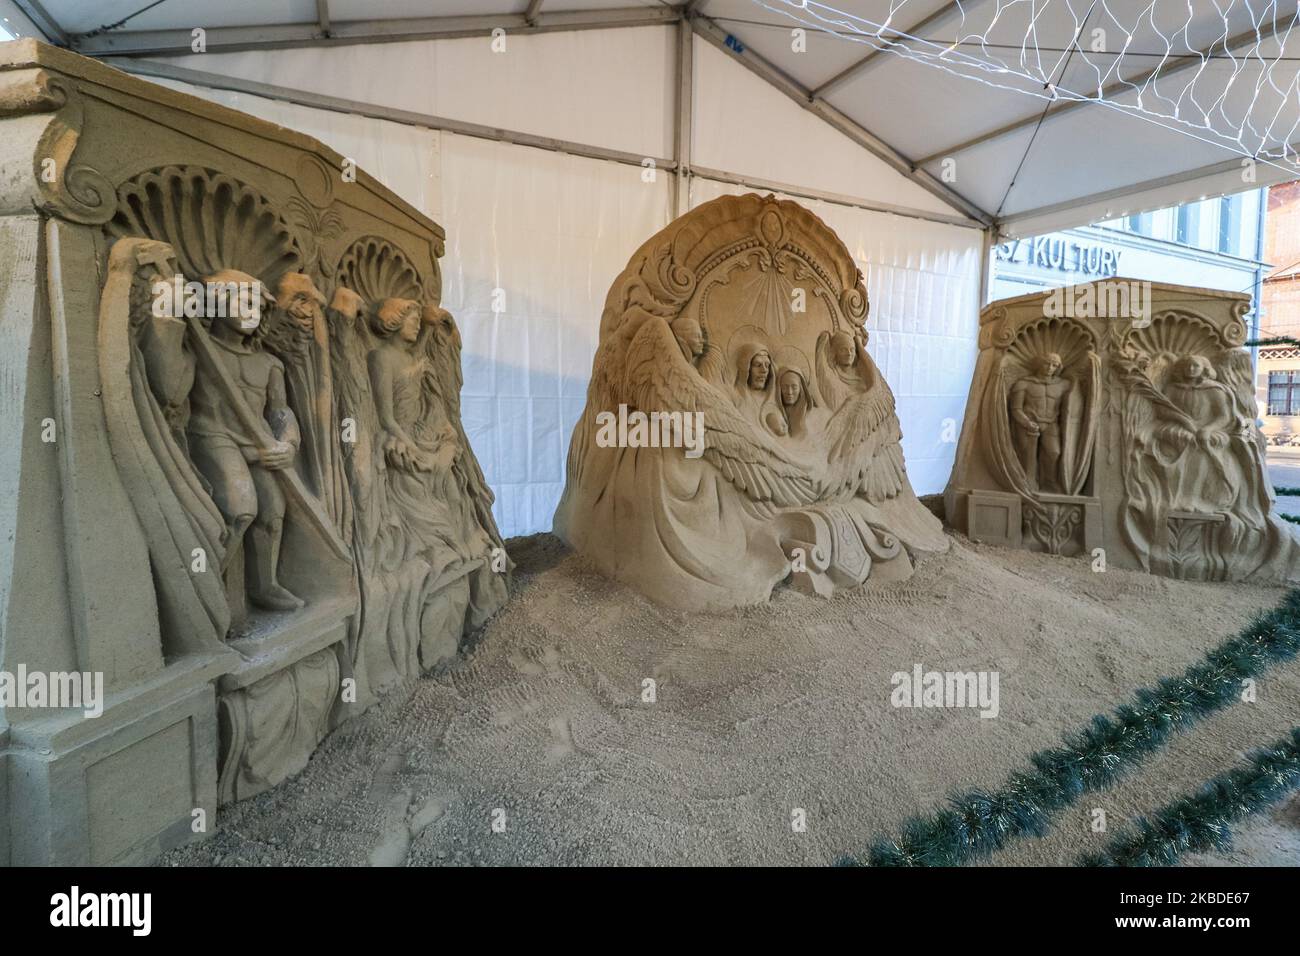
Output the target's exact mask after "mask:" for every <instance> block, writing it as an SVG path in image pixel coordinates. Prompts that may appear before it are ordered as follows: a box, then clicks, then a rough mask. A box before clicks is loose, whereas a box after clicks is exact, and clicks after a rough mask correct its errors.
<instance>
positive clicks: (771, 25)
mask: <svg viewBox="0 0 1300 956" xmlns="http://www.w3.org/2000/svg"><path fill="white" fill-rule="evenodd" d="M2 4H3V5H7V6H9V7H11V8H15V13H14V18H15V20H17V19H18V18H19V17H20V16H21V14H20V13H18V12H17V11H22V12H23V13H25V14H26V15H27V17H28V26H29V29H30V28H34V29H37V30H40V31H41V32H43V33H44V34H46V35H47V36H48V37H49V38H50V39H52V40H54V41H56V42H62V43H67V44H70V45H72V46H73V47H74V48H75V49H78V50H80V51H81V52H84V53H87V54H90V55H94V56H121V55H131V56H133V57H147V58H149V59H151V60H158V59H159V58H161V57H164V56H168V55H172V54H178V53H188V52H190V50H191V44H192V42H193V35H192V31H193V30H194V29H195V28H196V27H202V28H203V29H204V30H205V32H206V36H205V41H206V48H207V50H208V51H209V52H231V51H246V50H258V49H281V48H286V47H303V46H308V47H322V46H332V45H346V44H355V43H378V42H392V41H398V40H412V39H435V38H454V37H476V36H477V37H482V36H485V35H487V34H490V33H491V31H492V30H493V29H496V28H500V29H502V30H505V31H506V32H507V34H510V35H513V34H525V33H532V32H551V31H569V30H585V29H613V28H632V27H637V26H646V25H668V24H673V23H679V22H683V21H686V22H688V23H689V25H690V27H691V29H692V30H693V31H694V33H695V34H696V35H697V36H699V37H701V38H703V39H705V40H707V41H709V42H711V43H713V44H715V45H717V46H718V47H719V48H721V49H724V50H726V51H727V52H728V53H729V55H731V56H733V57H735V58H736V59H738V60H739V61H740V62H742V63H744V64H745V65H746V66H748V67H749V68H750V69H752V70H754V71H755V72H756V73H758V74H759V75H761V76H763V77H764V78H765V79H766V80H768V81H769V82H771V83H772V84H773V85H774V86H776V87H777V88H779V89H780V90H781V91H782V92H783V93H785V94H787V95H788V96H790V97H791V98H792V99H793V100H795V101H796V102H797V103H799V105H800V106H802V107H804V108H806V109H807V110H809V111H810V112H811V113H813V114H814V115H816V116H817V117H818V118H819V119H821V120H822V121H823V122H825V123H827V124H829V125H831V126H833V127H834V128H836V129H837V130H838V131H840V132H841V133H842V134H844V135H846V136H848V137H849V138H850V139H852V140H854V141H855V142H857V143H858V144H859V145H860V146H862V147H864V148H866V149H868V150H869V151H871V152H872V153H874V154H875V155H876V156H878V157H880V158H883V159H884V160H885V161H886V162H887V163H888V164H889V165H891V166H893V167H895V168H896V169H899V170H900V171H902V173H903V175H905V176H907V177H908V178H910V179H912V180H913V181H914V182H916V183H918V184H920V185H921V186H922V187H923V188H924V189H926V190H927V191H929V192H931V193H932V194H934V195H937V196H939V197H941V198H942V199H943V202H944V207H943V208H944V210H945V211H947V212H949V213H952V214H954V215H957V216H961V217H965V218H968V219H972V220H975V221H978V222H979V223H980V224H987V223H991V222H996V223H997V224H998V225H999V227H1001V229H1002V231H1003V232H1004V233H1006V234H1008V235H1027V234H1031V233H1041V232H1044V231H1048V230H1051V229H1057V228H1064V227H1068V226H1073V225H1080V224H1083V223H1085V222H1089V221H1096V220H1098V219H1104V218H1109V217H1111V216H1116V215H1120V214H1123V213H1125V212H1130V211H1138V210H1140V209H1147V208H1153V207H1156V206H1165V205H1171V204H1175V203H1178V202H1182V201H1186V200H1192V199H1198V198H1201V197H1203V196H1206V195H1211V194H1220V193H1228V192H1234V191H1238V190H1241V189H1245V188H1250V187H1253V186H1257V185H1260V184H1267V183H1269V182H1274V181H1283V180H1286V179H1290V178H1294V175H1295V171H1294V170H1290V171H1289V170H1288V168H1287V166H1288V164H1287V163H1278V164H1276V165H1274V164H1270V163H1269V162H1263V163H1261V164H1260V165H1259V166H1258V167H1257V168H1256V169H1255V170H1254V171H1253V173H1254V178H1250V177H1243V170H1242V163H1241V160H1242V159H1243V158H1248V157H1251V156H1258V155H1261V154H1266V153H1269V152H1270V151H1272V152H1274V153H1276V152H1277V151H1280V150H1285V149H1287V148H1288V147H1291V145H1292V144H1291V143H1289V142H1288V141H1287V139H1286V137H1287V136H1289V135H1290V134H1291V131H1292V130H1293V128H1294V127H1295V126H1296V124H1297V120H1300V101H1298V98H1297V96H1296V93H1295V85H1294V84H1295V74H1296V70H1297V69H1300V56H1298V57H1297V60H1296V61H1295V63H1294V64H1293V63H1292V61H1289V60H1286V59H1285V57H1286V54H1287V52H1288V51H1287V49H1286V47H1287V43H1288V41H1291V42H1292V44H1293V50H1294V49H1296V47H1295V41H1292V40H1291V34H1292V32H1293V31H1292V27H1293V26H1294V24H1295V14H1296V4H1295V3H1294V2H1291V0H1238V2H1228V3H1217V2H1213V3H1212V2H1209V0H1199V2H1194V3H1188V2H1187V0H1107V2H1102V0H964V2H962V0H905V2H900V0H839V3H838V6H833V5H831V4H825V5H823V4H818V3H808V2H806V0H757V2H756V0H693V2H688V3H678V4H669V3H667V2H664V0H383V2H375V0H243V2H227V3H222V4H212V3H208V2H206V0H165V2H162V3H159V4H157V5H155V6H152V7H150V8H149V9H146V10H144V11H143V12H140V13H138V14H137V15H135V16H133V17H131V18H130V19H129V20H127V21H126V22H125V23H124V24H121V25H120V26H118V27H115V28H113V29H108V30H104V27H106V26H112V25H114V24H115V23H117V21H118V20H120V19H122V18H124V17H127V16H128V15H130V14H133V13H135V12H136V11H138V10H139V9H140V8H141V7H143V6H145V3H144V2H143V0H114V2H103V0H100V2H95V3H87V2H85V0H2ZM836 10H838V11H840V12H841V13H842V15H839V14H833V13H832V11H836ZM792 17H795V18H797V19H794V18H792ZM801 22H802V23H805V24H811V25H812V26H813V28H811V29H808V31H807V38H806V42H807V49H806V51H804V52H795V51H793V50H792V49H791V46H792V44H791V36H790V30H791V29H792V28H793V27H798V26H800V23H801ZM872 24H874V25H876V26H877V27H879V26H882V25H884V24H888V25H889V28H890V29H889V30H886V31H884V32H881V31H879V30H877V31H876V33H877V36H878V37H881V38H883V40H882V39H879V38H875V39H873V38H872V37H870V36H868V35H867V32H869V31H867V32H864V29H865V28H866V27H868V26H869V25H872ZM818 25H821V26H822V31H821V32H819V31H818V30H817V29H816V26H818ZM1081 28H1082V29H1081ZM1098 29H1101V30H1103V31H1106V32H1105V33H1104V34H1103V36H1105V37H1106V40H1105V41H1104V46H1103V47H1100V48H1098V47H1097V44H1096V39H1095V36H1094V31H1096V30H1098ZM1026 37H1031V38H1032V41H1033V43H1032V44H1031V45H1026V43H1025V41H1026ZM957 38H965V39H966V40H967V43H966V44H964V45H963V46H962V47H960V48H958V49H959V51H970V50H972V49H973V48H974V47H975V46H976V45H978V46H979V49H980V53H981V56H982V58H983V59H985V60H988V59H989V58H990V56H989V55H988V54H989V51H990V50H993V51H1000V52H999V53H998V56H999V57H1000V59H1001V60H1002V61H1003V62H1011V61H1013V60H1016V59H1018V57H1019V54H1020V51H1021V50H1024V49H1027V50H1028V56H1029V58H1031V59H1035V63H1034V64H1031V66H1038V67H1040V68H1041V70H1040V71H1044V72H1046V73H1047V74H1048V75H1051V76H1054V77H1055V78H1056V79H1055V83H1054V85H1055V87H1056V90H1057V91H1058V92H1059V91H1073V93H1074V94H1077V95H1078V96H1082V97H1089V98H1091V99H1093V100H1094V102H1079V101H1078V100H1077V99H1075V98H1073V97H1058V98H1057V99H1056V100H1053V99H1052V98H1051V92H1050V91H1046V92H1045V89H1044V84H1042V83H1036V82H1030V81H1029V80H1028V79H1026V78H1025V76H1023V75H1021V73H1019V72H1017V71H1015V70H1012V71H1007V72H1003V73H1000V74H997V75H990V74H989V73H987V72H986V71H983V70H980V69H976V68H974V67H973V66H972V65H971V63H972V62H974V61H973V60H972V59H970V58H969V57H967V58H965V59H963V58H962V57H960V56H959V57H958V58H957V59H956V60H955V61H954V60H952V59H951V58H946V59H948V62H947V63H946V65H943V66H940V65H937V64H936V63H935V62H934V60H933V59H932V58H928V61H927V55H926V54H927V52H928V53H930V54H933V53H934V52H936V51H937V50H939V49H942V48H944V47H946V46H947V45H948V44H950V43H951V42H953V41H954V40H955V39H957ZM1076 40H1078V42H1079V46H1078V47H1077V48H1076V49H1075V51H1074V53H1072V54H1070V55H1068V56H1063V55H1061V54H1062V53H1063V52H1064V51H1067V50H1068V49H1069V48H1070V47H1071V44H1072V43H1074V42H1075V41H1076ZM884 41H889V42H884ZM927 41H933V42H932V43H931V42H927ZM976 41H978V43H977V42H976ZM1096 49H1103V50H1111V51H1119V50H1124V51H1125V52H1124V55H1123V56H1122V57H1121V56H1120V55H1119V53H1118V52H1096ZM1278 57H1283V59H1282V60H1280V61H1278V60H1277V58H1278ZM1117 61H1118V62H1117ZM1058 64H1059V66H1060V68H1059V69H1056V66H1057V65H1058ZM120 65H124V64H120ZM127 68H131V67H129V66H128V67H127ZM137 68H139V67H137ZM1156 68H1158V69H1159V78H1158V79H1157V80H1156V81H1155V82H1153V83H1152V84H1150V86H1149V87H1147V88H1146V89H1145V90H1144V91H1139V89H1138V85H1137V84H1140V83H1142V81H1143V80H1144V79H1145V78H1146V76H1147V75H1148V74H1149V72H1150V71H1152V70H1153V69H1156ZM146 69H147V68H146ZM1031 72H1032V70H1031ZM228 79H231V80H233V78H230V77H228ZM1229 79H1231V81H1232V82H1231V84H1229V83H1228V81H1229ZM1192 80H1194V81H1195V82H1194V83H1192V82H1191V81H1192ZM1189 84H1190V88H1189ZM1225 87H1226V88H1227V93H1226V95H1222V94H1223V91H1224V89H1225ZM1099 89H1100V90H1102V91H1104V93H1105V101H1106V103H1107V104H1108V105H1101V104H1099V103H1097V102H1095V100H1096V98H1097V97H1096V94H1097V93H1098V91H1099ZM1139 96H1143V97H1144V98H1145V99H1146V101H1147V103H1148V104H1154V105H1155V108H1154V109H1151V108H1149V109H1148V110H1147V113H1154V114H1161V113H1164V114H1172V113H1173V112H1174V111H1175V109H1177V110H1178V111H1179V112H1181V114H1182V117H1183V119H1184V120H1186V122H1184V123H1182V124H1179V123H1175V122H1173V121H1169V120H1164V119H1161V118H1160V116H1158V115H1155V116H1152V115H1143V114H1139V113H1135V112H1133V111H1132V110H1131V109H1128V107H1132V106H1133V105H1134V104H1135V103H1136V102H1137V101H1138V99H1139ZM1162 96H1163V97H1164V98H1165V102H1160V101H1159V97H1162ZM342 99H346V97H343V98H342ZM1194 100H1195V102H1194ZM373 105H383V104H373ZM1203 106H1209V107H1212V108H1210V109H1208V110H1206V112H1208V113H1209V116H1208V117H1205V116H1202V115H1200V107H1203ZM1252 121H1253V124H1254V126H1255V128H1254V129H1252V130H1250V132H1249V133H1248V134H1246V135H1241V136H1238V133H1239V131H1240V130H1242V129H1243V127H1246V126H1247V125H1248V123H1250V122H1252ZM1198 127H1204V128H1198ZM505 132H507V133H508V132H512V131H505ZM513 132H523V131H513ZM591 132H592V134H593V135H592V138H591V141H584V142H582V143H579V144H577V145H581V146H588V147H593V148H595V149H597V150H599V149H601V148H604V149H613V148H616V147H613V146H612V145H611V144H610V143H607V142H601V141H600V140H601V138H602V136H601V131H600V130H593V131H591ZM658 158H660V159H663V160H667V161H668V162H667V163H666V165H669V166H671V165H672V162H673V161H675V160H677V159H679V158H680V157H676V156H674V157H658ZM945 160H951V163H950V164H949V169H950V172H949V178H948V179H945V176H944V173H945V167H944V162H945ZM954 176H955V178H952V177H954ZM795 184H796V183H791V185H795ZM800 185H807V184H802V183H800ZM844 192H845V193H846V194H847V195H853V196H862V193H863V191H862V190H861V189H847V190H844ZM922 205H925V204H922ZM929 211H934V210H933V209H931V210H929Z"/></svg>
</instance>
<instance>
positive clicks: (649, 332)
mask: <svg viewBox="0 0 1300 956" xmlns="http://www.w3.org/2000/svg"><path fill="white" fill-rule="evenodd" d="M867 311H868V307H867V296H866V291H865V289H864V288H863V285H862V277H861V275H860V274H859V272H858V270H857V267H856V265H855V264H854V263H853V260H852V258H851V257H850V256H849V254H848V251H847V250H846V249H845V248H844V246H843V244H842V243H841V242H840V241H839V239H838V238H837V237H836V236H835V235H834V233H832V232H831V231H830V230H829V229H828V228H827V227H826V225H825V224H824V223H822V222H821V220H819V219H818V218H817V217H816V216H814V215H812V214H811V213H809V212H808V211H807V210H805V209H803V208H801V207H799V206H798V205H796V204H794V203H791V202H784V201H778V200H776V199H775V198H772V197H768V198H762V197H759V196H756V195H748V196H743V197H724V198H722V199H718V200H714V201H713V202H710V203H706V204H705V205H703V206H701V207H699V208H698V209H696V210H694V211H693V212H691V213H689V214H688V215H686V216H684V217H682V218H681V219H678V220H677V221H676V222H674V223H672V224H671V225H669V226H668V227H667V228H666V229H665V230H664V231H663V232H661V233H660V234H659V235H657V236H655V237H654V238H652V239H651V240H649V241H648V242H647V243H646V244H645V245H643V246H642V248H641V249H640V250H639V251H638V252H637V254H636V255H635V256H633V258H632V261H631V262H630V263H629V265H628V267H627V268H626V269H625V270H624V272H623V274H622V275H621V276H620V277H619V278H618V279H617V280H616V281H615V283H614V285H613V287H612V288H611V290H610V293H609V296H608V298H607V300H606V307H605V310H604V313H603V315H602V319H601V333H600V344H599V347H598V349H597V354H596V358H595V362H594V365H593V372H592V383H591V387H590V389H589V392H588V398H587V406H586V409H585V410H584V413H583V417H582V419H581V420H580V421H579V423H578V425H577V427H576V428H575V430H574V434H573V439H572V443H571V446H570V450H569V461H568V474H567V484H566V487H565V492H564V497H563V499H562V500H561V503H560V507H559V509H558V510H557V513H556V520H555V529H556V531H557V533H558V534H560V535H561V537H563V538H564V539H565V540H566V541H568V542H569V543H570V544H571V545H572V546H573V547H575V548H576V549H577V550H579V551H582V552H583V553H584V554H586V555H588V556H589V557H590V558H591V559H592V560H594V561H595V562H596V564H597V565H598V566H599V567H600V569H601V570H602V571H603V572H605V573H606V574H609V575H611V576H614V577H617V578H619V579H621V580H624V581H627V582H628V583H630V584H632V585H634V586H636V587H638V588H639V589H640V590H642V591H643V592H645V593H646V594H647V595H649V596H650V597H652V598H653V599H655V600H657V601H660V602H661V603H665V604H670V605H674V606H678V607H683V608H689V609H712V608H723V607H732V606H738V605H744V604H750V603H756V602H761V601H764V600H766V599H767V598H768V596H769V595H770V593H771V590H772V588H773V587H774V586H775V585H777V584H778V583H780V582H782V581H783V580H786V579H789V580H790V581H791V583H793V584H794V585H796V586H798V587H801V588H803V589H806V590H809V591H812V592H815V593H819V594H831V593H834V592H835V591H836V590H839V589H842V588H848V587H855V586H857V585H860V584H862V583H863V582H864V581H866V580H867V579H868V578H869V577H871V578H875V579H878V580H889V579H893V578H897V577H902V576H906V575H908V574H910V572H911V569H912V566H913V565H912V560H913V556H915V555H916V554H918V553H921V552H925V551H938V550H943V549H945V548H946V546H947V541H946V538H945V537H944V535H943V533H942V530H941V528H940V526H939V524H938V522H937V521H936V520H935V519H934V518H933V517H932V516H931V515H930V514H929V512H928V511H927V510H926V509H925V508H924V507H923V506H922V505H921V504H920V503H919V502H918V501H917V500H916V497H915V495H914V494H913V492H912V489H911V486H910V484H909V483H908V480H907V473H906V468H905V466H904V463H903V455H902V448H901V444H900V442H901V437H902V436H901V431H900V429H899V425H898V418H897V415H896V414H895V411H894V399H893V393H892V392H891V391H890V389H889V386H888V384H887V383H886V382H885V381H884V379H883V377H882V376H881V375H880V371H879V369H878V368H877V367H876V365H875V363H874V361H873V360H872V358H871V356H870V354H869V352H868V351H867V342H868V336H867V332H866V329H865V327H864V322H865V320H866V317H867ZM638 414H639V415H642V416H645V417H646V418H647V419H648V420H649V421H650V422H651V423H652V426H651V428H650V429H649V431H650V432H651V437H652V438H659V437H664V438H667V439H668V440H662V441H653V442H645V441H638V440H636V436H635V434H634V433H631V432H629V433H628V435H627V436H624V435H623V434H622V432H620V433H619V435H618V436H615V435H614V433H613V430H612V429H608V428H606V427H604V426H605V424H606V423H609V422H611V421H612V420H613V418H614V416H616V415H617V416H619V419H620V421H621V420H623V419H625V418H629V417H634V416H636V415H638ZM655 421H661V422H663V423H664V427H663V433H664V434H663V435H662V436H659V435H656V434H654V427H653V423H654V422H655ZM678 421H680V422H681V423H682V426H683V430H684V431H685V432H686V436H685V437H687V438H695V439H698V440H696V441H687V442H674V441H673V440H671V439H672V437H673V435H672V434H670V433H671V432H672V431H673V429H675V428H676V427H677V422H678ZM694 423H698V425H695V424H694ZM694 429H698V434H692V432H693V430H694ZM674 445H676V447H673V446H674Z"/></svg>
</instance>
